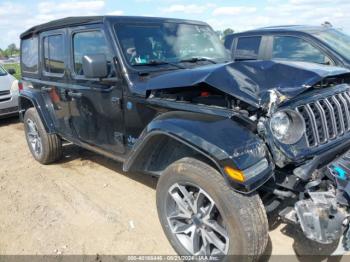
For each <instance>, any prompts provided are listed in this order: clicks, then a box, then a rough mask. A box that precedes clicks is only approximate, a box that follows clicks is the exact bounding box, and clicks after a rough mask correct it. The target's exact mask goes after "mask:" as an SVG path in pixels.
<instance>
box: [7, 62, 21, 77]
mask: <svg viewBox="0 0 350 262" xmlns="http://www.w3.org/2000/svg"><path fill="white" fill-rule="evenodd" d="M3 67H4V68H5V69H6V70H8V69H10V68H13V69H15V70H16V74H14V77H16V78H17V79H21V68H20V66H19V64H4V65H3Z"/></svg>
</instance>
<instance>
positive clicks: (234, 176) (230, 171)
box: [224, 166, 245, 182]
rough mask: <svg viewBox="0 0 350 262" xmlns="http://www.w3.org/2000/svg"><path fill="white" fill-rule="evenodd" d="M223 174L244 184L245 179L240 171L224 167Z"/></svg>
mask: <svg viewBox="0 0 350 262" xmlns="http://www.w3.org/2000/svg"><path fill="white" fill-rule="evenodd" d="M224 170H225V173H226V174H227V175H228V176H229V177H230V178H231V179H233V180H236V181H238V182H244V181H245V177H244V173H243V172H242V171H241V170H238V169H234V168H232V167H229V166H226V167H225V169H224Z"/></svg>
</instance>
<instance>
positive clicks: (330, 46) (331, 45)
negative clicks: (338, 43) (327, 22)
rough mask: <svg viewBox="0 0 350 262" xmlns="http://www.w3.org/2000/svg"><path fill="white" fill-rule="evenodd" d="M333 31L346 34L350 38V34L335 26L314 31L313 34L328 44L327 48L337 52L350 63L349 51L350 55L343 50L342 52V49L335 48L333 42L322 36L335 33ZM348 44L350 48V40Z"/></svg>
mask: <svg viewBox="0 0 350 262" xmlns="http://www.w3.org/2000/svg"><path fill="white" fill-rule="evenodd" d="M332 31H334V32H335V33H340V34H344V35H345V36H347V37H349V39H350V35H348V34H346V33H344V32H342V31H339V30H337V29H335V28H329V29H327V30H322V31H318V32H315V33H312V36H313V37H315V38H316V39H317V40H318V41H321V42H322V43H323V44H324V45H326V46H327V48H329V49H330V50H331V52H333V53H335V54H337V56H339V58H340V59H341V60H345V61H346V62H347V63H350V53H349V55H345V54H344V53H343V52H340V50H339V49H338V48H335V47H334V45H333V44H330V43H329V41H327V40H326V39H325V38H324V37H322V36H321V35H324V34H328V35H332V34H333V33H332ZM348 45H349V49H350V42H349V44H348Z"/></svg>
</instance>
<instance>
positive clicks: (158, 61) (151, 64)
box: [133, 60, 187, 69]
mask: <svg viewBox="0 0 350 262" xmlns="http://www.w3.org/2000/svg"><path fill="white" fill-rule="evenodd" d="M157 65H171V66H175V67H177V68H179V69H187V67H184V66H182V65H178V64H175V63H171V62H167V61H163V60H150V61H148V62H147V63H140V64H133V66H157Z"/></svg>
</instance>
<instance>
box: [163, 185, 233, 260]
mask: <svg viewBox="0 0 350 262" xmlns="http://www.w3.org/2000/svg"><path fill="white" fill-rule="evenodd" d="M166 203H167V214H166V215H167V220H168V223H169V225H170V228H171V231H172V233H173V234H175V236H176V237H177V239H178V240H179V242H180V243H181V244H182V246H183V247H184V248H185V249H186V250H187V251H188V252H189V253H190V254H192V255H206V256H214V255H216V256H217V255H227V253H228V248H229V237H228V233H227V230H226V228H225V224H224V221H223V218H222V216H221V214H220V212H219V210H218V208H217V206H216V203H215V202H214V200H213V199H212V198H211V197H210V196H209V195H208V194H207V193H206V192H205V191H204V190H203V189H202V188H200V187H199V186H196V185H192V184H189V183H176V184H174V185H173V186H172V187H171V188H170V189H169V191H168V196H167V201H166Z"/></svg>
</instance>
